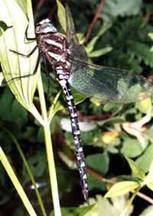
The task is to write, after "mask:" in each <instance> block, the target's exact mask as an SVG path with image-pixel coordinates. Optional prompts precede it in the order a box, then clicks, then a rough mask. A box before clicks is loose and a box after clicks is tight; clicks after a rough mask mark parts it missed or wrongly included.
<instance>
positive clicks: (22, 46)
mask: <svg viewBox="0 0 153 216" xmlns="http://www.w3.org/2000/svg"><path fill="white" fill-rule="evenodd" d="M28 2H29V1H28ZM0 8H1V10H2V11H1V13H0V20H2V22H3V23H5V24H6V25H7V26H12V27H11V28H8V29H7V30H5V31H3V28H1V31H2V32H3V34H2V35H1V37H0V59H1V66H2V71H3V74H4V77H5V80H6V82H7V84H8V85H9V87H10V89H11V91H12V92H13V94H14V95H15V97H16V99H17V100H18V101H19V102H20V103H21V104H22V105H23V106H24V107H25V108H27V109H29V107H30V106H31V104H32V100H33V95H34V92H35V89H36V85H37V80H38V75H39V74H38V73H37V74H35V75H32V74H33V72H34V68H35V66H36V62H37V58H38V51H36V52H35V53H33V54H32V55H31V56H30V57H29V58H25V57H23V56H21V55H18V54H15V53H13V52H11V51H10V49H11V50H14V51H16V52H20V53H23V54H27V53H29V52H30V51H31V50H32V49H33V48H34V46H36V41H34V42H30V43H27V42H25V30H26V28H27V26H28V20H27V13H29V10H30V9H29V10H28V11H26V8H27V7H25V1H22V2H21V1H20V4H18V3H17V1H15V0H12V1H11V2H10V1H9V0H2V1H0ZM31 10H32V9H31ZM31 13H32V12H31ZM28 17H29V22H32V23H33V20H32V19H31V16H30V15H29V14H28ZM31 31H33V34H34V24H33V29H32V30H31ZM31 33H32V32H31ZM29 74H31V76H29ZM23 76H25V77H24V78H20V77H23Z"/></svg>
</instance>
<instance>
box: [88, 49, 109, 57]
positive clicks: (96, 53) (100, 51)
mask: <svg viewBox="0 0 153 216" xmlns="http://www.w3.org/2000/svg"><path fill="white" fill-rule="evenodd" d="M110 51H112V47H106V48H102V49H98V50H95V51H93V52H91V53H89V55H88V56H89V57H90V58H96V57H99V56H102V55H105V54H107V53H108V52H110Z"/></svg>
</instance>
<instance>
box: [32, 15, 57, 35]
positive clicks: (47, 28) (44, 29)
mask: <svg viewBox="0 0 153 216" xmlns="http://www.w3.org/2000/svg"><path fill="white" fill-rule="evenodd" d="M56 32H57V29H56V28H55V26H54V25H53V24H52V22H51V20H50V19H48V18H47V19H44V20H42V21H40V22H39V23H38V24H37V25H36V34H47V33H56Z"/></svg>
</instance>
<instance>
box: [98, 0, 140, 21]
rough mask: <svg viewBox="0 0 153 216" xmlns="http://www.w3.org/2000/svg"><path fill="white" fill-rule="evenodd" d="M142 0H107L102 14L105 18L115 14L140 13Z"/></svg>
mask: <svg viewBox="0 0 153 216" xmlns="http://www.w3.org/2000/svg"><path fill="white" fill-rule="evenodd" d="M141 7H142V0H134V1H133V0H129V1H126V0H107V1H106V2H105V6H104V9H103V10H102V16H103V18H104V19H105V20H108V19H110V18H111V17H112V18H115V17H117V16H131V15H137V14H138V13H140V10H141Z"/></svg>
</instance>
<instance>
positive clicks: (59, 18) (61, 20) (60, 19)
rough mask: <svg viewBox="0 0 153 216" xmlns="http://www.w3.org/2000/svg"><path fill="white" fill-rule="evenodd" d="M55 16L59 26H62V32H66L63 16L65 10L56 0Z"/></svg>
mask: <svg viewBox="0 0 153 216" xmlns="http://www.w3.org/2000/svg"><path fill="white" fill-rule="evenodd" d="M56 2H57V9H58V10H57V15H58V20H59V23H60V25H61V26H62V28H63V30H64V31H65V32H66V18H65V17H66V15H65V8H64V7H63V5H62V4H61V1H59V0H57V1H56Z"/></svg>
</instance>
